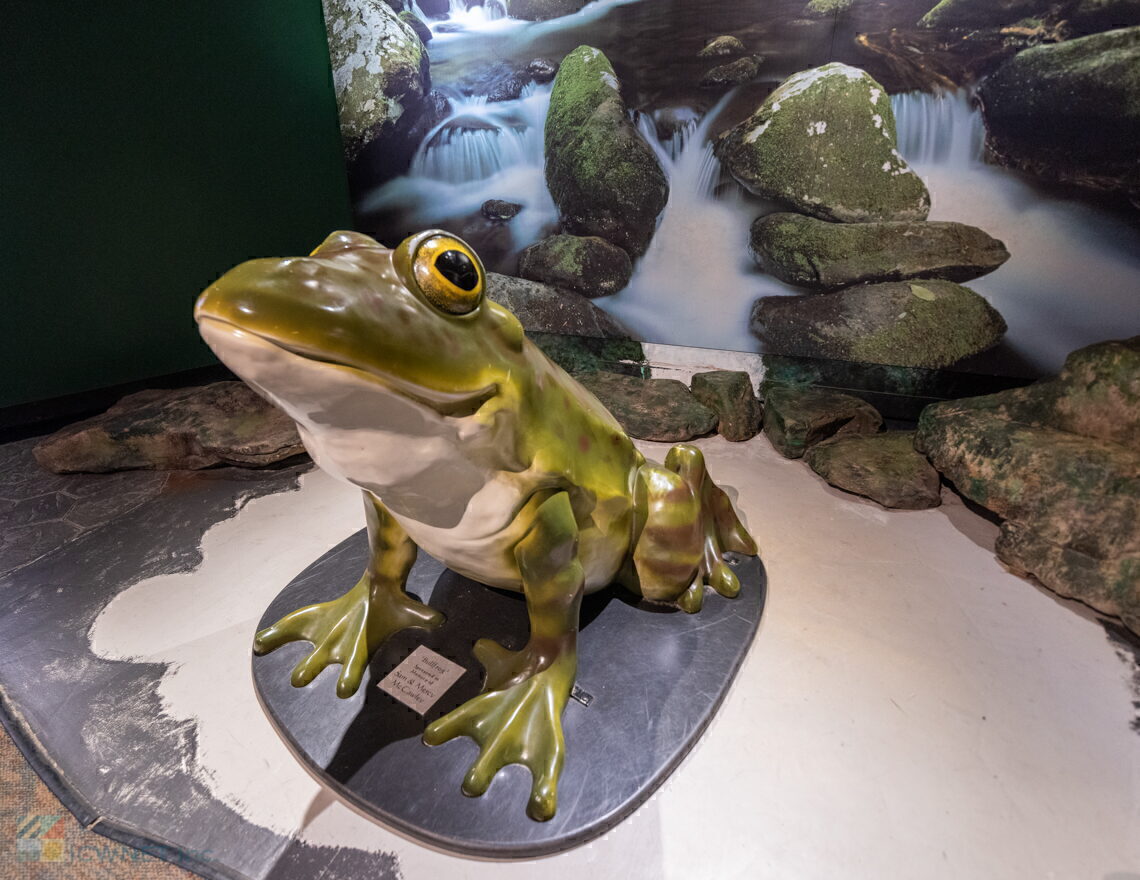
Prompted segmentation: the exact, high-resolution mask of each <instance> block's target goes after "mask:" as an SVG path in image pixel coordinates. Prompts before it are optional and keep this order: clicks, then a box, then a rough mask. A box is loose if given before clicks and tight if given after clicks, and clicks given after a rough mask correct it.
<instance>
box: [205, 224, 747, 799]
mask: <svg viewBox="0 0 1140 880" xmlns="http://www.w3.org/2000/svg"><path fill="white" fill-rule="evenodd" d="M195 318H196V319H197V321H198V324H199V329H200V331H201V334H202V336H203V338H204V339H205V340H206V342H207V343H208V344H209V346H210V347H211V348H212V349H213V350H214V352H215V353H216V354H217V355H218V357H219V358H220V359H221V360H222V361H223V362H224V363H225V364H226V365H227V366H229V367H230V368H231V369H232V370H233V371H234V372H235V373H237V374H238V375H239V376H240V377H241V378H242V379H244V380H245V381H246V382H247V383H248V384H249V385H251V386H252V387H253V388H254V389H255V390H257V391H258V392H259V393H260V394H262V395H263V396H264V397H266V398H267V399H268V400H270V401H272V402H273V403H275V404H277V405H278V406H280V407H281V408H282V409H283V410H285V412H287V413H288V414H289V415H290V416H291V417H292V418H293V419H294V420H296V422H297V428H298V430H299V432H300V435H301V438H302V440H303V441H304V444H305V447H306V449H308V451H309V452H310V453H311V454H312V457H313V459H314V460H315V461H316V463H317V464H318V465H319V466H320V467H321V468H323V469H324V470H326V471H327V472H329V473H330V474H332V475H333V476H335V477H338V478H340V479H342V480H345V481H347V482H349V483H351V484H352V485H354V486H357V487H359V488H360V489H361V490H362V491H363V493H364V507H365V514H366V518H367V525H368V538H369V542H370V544H369V546H370V559H369V562H368V565H367V568H366V570H365V571H364V574H363V575H362V576H361V578H360V580H359V581H358V582H357V583H356V585H355V586H353V587H352V588H351V589H350V590H349V591H348V592H347V593H345V594H344V595H343V596H341V597H340V598H337V599H334V600H332V601H330V602H323V603H320V604H317V605H310V606H307V607H305V608H299V609H297V610H296V611H294V612H292V613H290V614H287V615H285V617H283V618H281V619H280V620H279V621H277V622H276V623H275V624H273V625H272V626H270V627H268V628H266V629H264V630H262V631H261V632H259V633H258V634H257V636H256V639H255V642H254V651H255V652H256V653H258V654H264V653H266V652H269V651H272V650H274V649H276V648H278V647H280V646H281V645H284V644H286V643H288V642H293V641H298V640H305V641H308V642H311V643H312V651H311V652H310V653H309V654H308V655H307V656H306V657H305V658H303V659H302V660H301V661H300V662H299V663H298V664H297V665H296V667H295V668H294V670H293V673H292V683H293V685H294V686H297V687H303V686H305V685H307V684H309V683H310V682H311V681H312V680H313V679H314V678H315V677H316V676H317V675H318V673H320V672H321V670H323V669H325V668H326V667H328V666H330V665H333V664H340V667H341V669H340V674H339V678H338V680H337V685H336V691H337V694H338V695H339V696H341V697H349V696H351V695H352V694H354V693H355V692H356V690H357V689H358V688H359V686H360V682H361V679H362V677H363V674H364V670H365V667H366V666H367V664H368V660H369V658H370V657H371V656H372V654H373V652H375V651H376V649H377V648H378V647H379V646H380V645H381V643H383V642H384V640H385V639H387V638H388V637H389V636H391V635H392V634H393V633H396V632H398V631H400V630H402V629H404V628H406V627H427V628H430V627H434V626H436V625H438V624H439V623H441V622H442V620H443V615H442V614H441V613H440V612H438V611H436V610H434V609H432V608H430V607H428V606H426V605H424V604H421V603H420V602H417V601H416V600H415V599H413V598H412V597H410V596H409V595H408V594H407V593H406V592H405V590H404V585H405V579H406V578H407V575H408V572H409V570H410V569H411V567H412V563H413V562H414V560H415V557H416V552H417V547H421V548H423V549H424V550H426V551H427V552H428V553H430V554H432V555H433V556H435V557H437V558H438V559H440V560H441V561H443V562H444V563H445V564H446V565H447V566H449V567H450V568H452V569H453V570H455V571H457V572H459V573H460V574H463V575H466V576H467V577H469V578H472V579H474V580H477V581H479V582H481V583H484V584H489V585H491V586H494V587H500V588H503V589H508V590H516V591H521V592H522V593H523V594H524V596H525V598H526V608H527V614H528V617H529V621H530V637H529V640H528V641H527V643H526V645H525V647H523V648H522V649H521V650H519V651H510V650H507V649H505V648H503V647H502V646H501V645H499V644H498V643H496V642H494V641H491V640H489V639H482V640H480V641H479V642H477V643H476V644H475V647H474V654H475V656H476V658H477V659H478V660H479V662H480V663H481V664H482V665H483V667H484V668H485V670H486V681H485V686H484V689H483V691H482V693H480V694H479V695H478V696H476V697H474V698H473V699H471V700H469V701H468V702H466V703H464V704H463V705H462V706H460V707H459V708H458V709H456V710H454V711H453V712H451V713H449V714H447V715H445V716H443V717H441V718H439V719H438V720H436V721H434V722H433V723H432V724H430V725H429V726H428V727H427V729H426V731H425V733H424V740H425V741H426V742H427V743H428V744H431V745H435V744H439V743H443V742H445V741H447V740H450V739H453V738H455V737H458V736H463V735H466V736H469V737H471V738H472V739H474V740H475V741H476V742H477V743H478V745H479V748H480V752H479V756H478V758H477V759H476V760H475V762H474V764H473V765H472V766H471V769H470V771H469V772H468V773H467V776H466V778H465V779H464V781H463V791H464V793H465V794H468V795H481V794H483V792H485V791H486V789H487V787H488V786H489V785H490V783H491V780H492V778H493V777H494V776H495V774H496V773H498V771H499V770H500V769H501V768H502V767H504V766H506V765H508V764H511V763H519V764H523V765H525V766H526V767H527V768H529V769H530V772H531V775H532V779H533V784H532V789H531V795H530V800H529V803H528V805H527V813H528V814H529V815H530V816H531V817H532V818H533V819H536V820H546V819H549V818H551V817H552V816H553V815H554V813H555V809H556V804H557V785H558V778H559V774H560V772H561V768H562V764H563V757H564V753H565V744H564V740H563V734H562V720H561V716H562V710H563V708H564V707H565V705H566V701H567V698H568V697H569V695H570V691H571V688H572V686H573V684H574V679H575V672H576V667H577V655H576V642H577V636H578V609H579V606H580V604H581V601H582V596H583V595H584V594H586V593H590V592H593V591H595V590H599V589H601V588H603V587H605V586H607V585H609V584H611V583H615V582H617V583H620V584H622V585H624V586H625V587H627V588H628V589H630V590H632V591H633V592H635V593H637V594H639V595H641V596H643V597H645V598H646V599H648V600H651V601H654V602H662V603H674V604H676V605H678V606H680V608H682V609H683V610H685V611H687V612H696V611H699V610H700V607H701V602H702V598H703V595H704V590H705V586H706V585H707V586H711V587H712V588H713V589H714V590H715V591H716V592H718V593H720V594H721V595H723V596H728V597H731V596H735V595H736V594H737V593H738V591H739V590H740V584H739V581H738V579H737V577H736V576H735V574H734V573H733V572H732V570H731V569H730V568H729V567H728V565H727V564H726V563H725V560H724V557H723V553H724V551H733V552H737V553H741V554H748V555H753V554H755V553H756V545H755V544H754V542H753V540H752V538H751V537H750V536H749V535H748V533H747V531H746V530H745V529H744V527H743V525H742V524H741V522H740V520H739V519H738V518H737V515H736V513H735V511H734V510H733V507H732V503H731V502H730V501H729V499H728V497H727V496H726V495H725V493H724V492H723V491H722V490H721V489H720V488H719V487H717V486H716V485H715V484H714V483H713V481H712V479H711V478H710V477H709V476H708V475H707V473H706V471H705V465H704V459H703V457H702V455H701V452H700V451H699V450H698V449H697V448H695V447H693V446H688V445H678V446H674V447H673V448H672V449H671V450H670V451H669V454H668V455H667V457H666V459H665V464H664V466H661V465H658V464H655V463H652V462H649V461H647V460H646V459H645V458H644V456H642V454H641V453H640V452H639V451H638V450H637V449H636V448H635V447H634V445H633V443H632V442H631V441H630V440H629V438H628V437H627V436H626V435H625V433H624V432H623V431H622V429H621V426H620V425H619V424H618V423H617V421H616V420H615V419H614V418H613V416H611V415H610V413H609V412H608V411H607V410H606V409H605V407H603V406H602V404H601V403H599V402H598V400H597V399H596V398H595V397H594V396H593V395H591V394H590V393H589V392H588V391H586V390H585V389H584V388H582V386H580V385H579V384H578V383H577V382H575V381H574V379H572V378H571V377H570V376H569V375H568V374H567V373H566V372H564V371H563V370H562V369H561V368H560V367H558V366H556V365H555V364H554V363H552V362H551V361H550V360H549V359H547V357H546V356H545V355H544V354H543V353H542V352H541V351H540V350H539V349H538V348H536V347H535V346H534V345H533V344H532V343H531V342H530V340H528V339H527V338H526V336H525V335H524V333H523V328H522V325H521V324H520V323H519V321H518V319H517V318H515V316H514V315H512V314H511V313H510V312H509V311H508V310H507V309H505V308H503V307H502V306H500V305H498V304H496V303H494V302H492V301H491V300H489V299H488V298H487V297H486V276H485V274H484V270H483V266H482V264H481V263H480V261H479V258H478V256H476V254H475V253H474V252H473V251H472V249H471V248H470V247H468V245H467V244H465V243H464V242H463V241H461V240H460V239H458V238H456V237H454V236H452V235H450V234H448V233H446V232H442V231H438V230H431V231H427V232H422V233H420V234H418V235H413V236H411V237H409V238H408V239H406V240H405V241H404V242H403V243H401V244H400V245H399V246H398V247H397V248H395V249H394V250H391V249H388V248H385V247H383V246H382V245H380V244H379V243H377V242H376V241H375V240H373V239H371V238H369V237H368V236H365V235H361V234H359V233H355V232H336V233H334V234H332V235H331V236H329V237H328V239H326V240H325V241H324V243H322V244H321V245H320V246H319V247H318V248H317V249H316V250H315V251H313V253H312V254H311V255H310V256H308V257H301V258H290V259H261V260H252V261H250V262H247V263H243V264H241V265H239V266H238V267H236V268H235V269H232V270H231V271H229V272H228V273H226V274H225V275H224V276H222V277H221V278H220V279H219V280H218V281H217V282H216V283H214V284H212V285H211V286H210V287H209V288H207V289H206V291H205V292H203V293H202V295H201V296H200V297H199V299H198V302H197V306H196V308H195Z"/></svg>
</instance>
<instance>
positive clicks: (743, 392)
mask: <svg viewBox="0 0 1140 880" xmlns="http://www.w3.org/2000/svg"><path fill="white" fill-rule="evenodd" d="M689 388H690V390H692V392H693V396H694V397H695V398H696V399H697V400H699V401H700V402H701V403H703V404H704V405H705V406H707V407H708V408H709V409H711V410H712V411H713V412H715V413H716V416H717V425H716V430H717V433H718V434H720V435H721V436H722V437H724V439H725V440H732V441H733V442H738V441H741V440H747V439H749V438H750V437H755V436H756V434H757V432H758V431H759V430H760V417H761V412H762V410H761V407H760V401H759V400H757V399H756V394H755V392H754V391H753V390H752V379H751V377H750V376H749V375H748V374H747V373H745V372H744V371H743V370H710V371H708V372H705V373H694V374H693V378H692V380H691V381H690V383H689Z"/></svg>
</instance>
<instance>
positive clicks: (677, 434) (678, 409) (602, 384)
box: [578, 372, 717, 443]
mask: <svg viewBox="0 0 1140 880" xmlns="http://www.w3.org/2000/svg"><path fill="white" fill-rule="evenodd" d="M578 381H579V382H581V383H582V385H584V386H585V387H586V389H587V390H589V391H590V392H592V393H593V394H594V396H595V397H597V398H598V400H600V401H601V402H602V403H603V404H604V405H605V407H606V409H608V410H609V411H610V412H611V413H613V415H614V418H616V419H617V420H618V421H619V422H620V423H621V426H622V428H624V429H625V432H626V433H627V434H629V436H630V437H636V438H637V439H639V440H659V441H663V442H671V443H680V442H682V441H684V440H692V439H693V438H694V437H700V436H702V435H704V434H708V433H710V432H711V431H712V430H713V429H714V428H716V423H717V416H716V413H714V412H713V411H712V410H711V409H709V408H708V407H707V406H705V405H704V404H702V403H701V402H700V401H699V400H697V399H696V398H695V397H694V396H693V395H692V393H690V391H689V389H688V388H686V387H685V384H684V383H683V382H678V381H677V380H676V379H639V378H638V377H636V376H626V375H623V374H620V373H602V372H599V373H587V374H584V375H580V376H578Z"/></svg>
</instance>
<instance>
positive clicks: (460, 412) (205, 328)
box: [197, 314, 499, 418]
mask: <svg viewBox="0 0 1140 880" xmlns="http://www.w3.org/2000/svg"><path fill="white" fill-rule="evenodd" d="M197 319H198V325H199V330H200V332H201V333H202V337H203V338H204V339H205V340H206V341H207V342H208V343H209V344H210V347H211V348H214V349H215V350H216V349H217V348H219V347H221V348H224V347H225V346H224V344H222V343H221V339H219V338H218V336H219V335H224V337H225V338H228V339H231V340H242V341H245V342H253V341H256V342H257V343H261V344H263V345H269V346H272V347H273V348H275V349H277V350H278V351H281V352H283V353H285V354H287V355H290V356H292V357H297V358H301V359H302V360H305V361H308V362H310V363H314V364H319V365H321V366H324V367H329V368H332V369H337V370H345V371H348V372H350V373H354V374H356V375H360V376H364V377H365V378H367V379H369V380H370V381H373V382H376V383H378V384H380V385H382V386H383V387H384V388H385V389H387V390H388V391H391V392H392V393H394V394H398V395H399V396H400V397H403V398H406V399H407V400H410V401H412V402H413V403H417V404H419V405H420V406H424V407H427V408H428V409H430V410H433V411H434V412H437V413H439V414H440V415H441V416H450V417H452V418H463V417H464V416H469V415H473V414H474V413H475V412H477V411H478V410H479V408H480V407H482V406H483V404H484V403H486V402H487V401H488V400H490V399H491V398H492V397H494V396H495V395H496V394H498V392H499V386H498V385H497V384H495V383H491V384H490V385H485V386H483V387H482V388H477V389H475V390H474V391H441V390H439V389H436V388H428V387H425V386H422V385H417V384H415V383H414V382H409V381H408V380H407V379H403V378H401V377H399V376H393V375H391V374H390V373H385V372H382V371H380V370H377V369H375V368H372V367H362V366H360V365H358V364H351V363H345V362H342V361H338V360H336V359H335V358H332V357H329V356H328V355H327V354H324V353H322V352H315V351H313V350H311V349H308V348H305V347H304V346H301V345H295V344H293V343H289V342H285V341H283V340H281V339H276V338H274V337H272V336H267V335H264V334H262V333H257V332H256V331H253V330H249V329H248V328H245V327H240V326H238V325H237V324H234V323H232V322H230V321H227V320H225V319H224V318H216V317H214V316H212V315H205V314H199V315H197ZM222 360H223V361H224V360H226V358H224V357H222ZM243 378H244V377H243Z"/></svg>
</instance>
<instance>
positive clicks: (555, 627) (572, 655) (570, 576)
mask: <svg viewBox="0 0 1140 880" xmlns="http://www.w3.org/2000/svg"><path fill="white" fill-rule="evenodd" d="M515 559H516V561H517V562H518V565H519V571H520V573H521V574H522V580H523V592H524V593H525V595H526V605H527V614H528V615H529V617H530V639H529V641H528V642H527V644H526V646H525V647H524V648H523V649H522V650H521V651H509V650H507V649H506V648H504V647H502V646H501V645H498V644H496V643H495V642H493V641H491V640H490V639H480V640H479V641H478V642H477V643H476V645H475V656H476V657H477V658H478V659H479V662H481V663H482V664H483V666H484V667H485V668H486V670H487V681H486V684H485V686H484V692H483V693H482V694H480V695H479V696H477V697H475V698H474V699H472V700H468V701H467V702H466V703H464V704H463V705H462V706H460V707H459V708H458V709H456V710H455V711H453V712H451V713H449V714H447V715H445V716H443V717H442V718H440V719H439V720H438V721H435V722H433V723H432V724H431V725H429V726H428V728H427V730H426V731H425V732H424V741H425V742H426V743H427V744H428V745H439V744H440V743H444V742H447V741H448V740H450V739H454V738H455V737H457V736H469V737H471V738H472V739H473V740H475V742H477V743H478V744H479V757H478V758H477V759H476V761H475V763H474V764H472V765H471V769H470V771H468V773H467V777H466V778H465V779H464V780H463V792H464V794H468V795H471V796H478V795H481V794H483V792H485V791H486V790H487V786H489V785H490V784H491V780H492V779H493V778H494V776H495V774H496V773H498V772H499V770H501V769H502V768H503V767H505V766H506V765H507V764H522V765H523V766H525V767H527V768H528V769H529V770H530V772H531V776H532V778H533V784H532V786H531V794H530V800H529V802H528V803H527V815H529V816H530V817H531V818H532V819H536V820H538V821H545V820H547V819H549V818H551V817H552V816H553V815H554V811H555V809H556V807H557V803H558V777H559V775H560V774H561V772H562V762H563V760H564V757H565V751H566V750H565V744H564V741H563V736H562V710H563V709H564V708H565V707H566V701H567V700H568V699H569V697H570V689H571V687H572V686H573V684H574V677H575V675H576V672H577V666H578V661H577V653H576V649H575V646H576V644H577V637H578V609H579V607H580V606H581V603H582V589H583V583H584V580H585V574H584V571H583V568H582V563H581V561H580V560H579V559H578V526H577V523H576V522H575V520H574V513H573V510H572V509H571V507H570V501H569V498H568V497H567V495H566V493H564V492H559V493H557V494H555V495H553V496H552V497H550V498H548V499H546V500H545V501H543V502H542V503H541V505H539V507H538V508H537V510H536V511H535V514H534V520H533V523H532V525H531V528H530V529H529V531H528V532H527V534H526V535H525V536H524V537H523V539H522V540H521V541H519V543H518V545H517V546H516V547H515Z"/></svg>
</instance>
